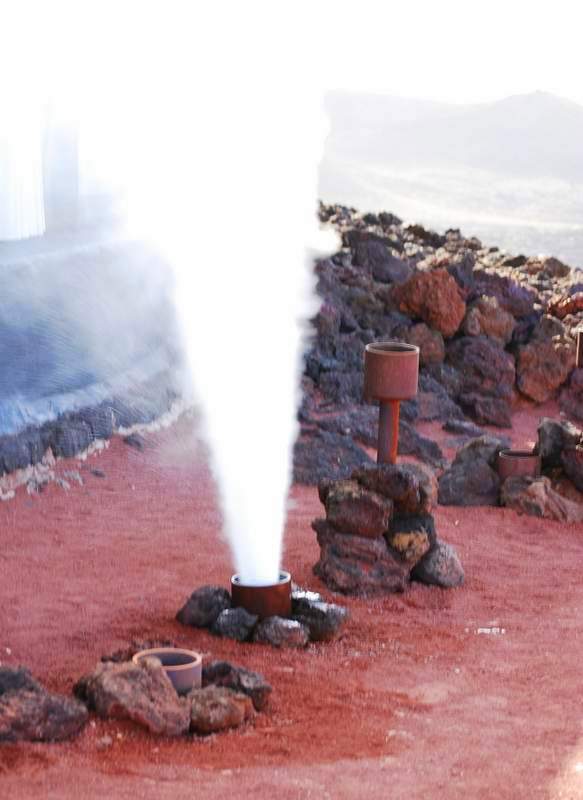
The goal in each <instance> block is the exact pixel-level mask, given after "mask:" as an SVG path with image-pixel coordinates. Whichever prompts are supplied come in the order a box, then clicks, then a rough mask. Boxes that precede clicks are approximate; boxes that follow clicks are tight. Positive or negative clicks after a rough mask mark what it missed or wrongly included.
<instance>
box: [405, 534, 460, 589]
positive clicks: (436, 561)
mask: <svg viewBox="0 0 583 800" xmlns="http://www.w3.org/2000/svg"><path fill="white" fill-rule="evenodd" d="M411 577H412V578H413V579H414V580H416V581H419V582H420V583H426V584H428V585H429V586H441V587H442V588H443V589H453V588H455V587H456V586H461V585H462V583H463V582H464V570H463V567H462V564H461V561H460V559H459V556H458V554H457V553H456V551H455V549H454V548H453V547H452V546H451V545H450V544H446V543H445V542H440V541H438V542H437V543H436V544H435V545H434V546H433V547H432V548H431V550H430V551H429V552H428V553H427V555H425V556H424V557H423V558H422V559H421V561H420V562H419V563H418V564H417V565H416V566H415V567H414V569H413V572H412V573H411Z"/></svg>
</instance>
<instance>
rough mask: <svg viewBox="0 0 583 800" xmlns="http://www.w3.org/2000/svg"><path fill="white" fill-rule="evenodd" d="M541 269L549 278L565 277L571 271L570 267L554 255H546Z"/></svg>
mask: <svg viewBox="0 0 583 800" xmlns="http://www.w3.org/2000/svg"><path fill="white" fill-rule="evenodd" d="M543 270H544V272H546V274H547V275H548V276H549V277H550V278H566V277H567V275H569V274H570V272H571V267H569V266H568V265H567V264H563V262H562V261H559V259H558V258H555V257H554V256H547V258H545V259H544V261H543Z"/></svg>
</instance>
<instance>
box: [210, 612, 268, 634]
mask: <svg viewBox="0 0 583 800" xmlns="http://www.w3.org/2000/svg"><path fill="white" fill-rule="evenodd" d="M257 620H258V617H256V616H255V614H250V613H249V612H248V611H246V610H245V609H244V608H226V609H225V610H224V611H221V613H220V614H219V616H218V617H217V618H216V620H215V621H214V623H213V624H212V626H211V632H212V633H214V634H215V636H222V637H224V638H226V639H236V640H237V641H238V642H246V641H247V640H248V639H249V638H250V636H251V634H252V633H253V628H254V627H255V625H256V624H257Z"/></svg>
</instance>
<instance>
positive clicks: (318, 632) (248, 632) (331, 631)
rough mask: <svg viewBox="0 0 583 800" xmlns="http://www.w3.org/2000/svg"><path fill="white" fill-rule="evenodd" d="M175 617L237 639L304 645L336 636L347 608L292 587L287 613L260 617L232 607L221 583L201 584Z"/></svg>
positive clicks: (275, 644) (281, 645) (183, 622)
mask: <svg viewBox="0 0 583 800" xmlns="http://www.w3.org/2000/svg"><path fill="white" fill-rule="evenodd" d="M176 619H177V620H178V621H179V622H181V623H182V624H183V625H189V626H191V627H193V628H208V629H209V630H210V632H211V633H213V634H215V635H216V636H222V637H225V638H228V639H235V640H236V641H238V642H257V643H258V644H268V645H271V646H272V647H306V646H307V645H308V643H309V642H328V641H331V640H332V639H335V638H336V637H337V636H338V635H339V633H340V631H341V629H342V626H343V625H344V623H345V622H346V620H347V619H348V609H346V608H344V607H343V606H339V605H336V604H335V603H327V602H326V601H325V600H324V598H323V597H322V595H320V594H319V593H318V592H312V591H309V590H306V589H300V588H298V587H294V588H293V590H292V613H291V616H290V617H277V616H275V617H267V618H266V619H262V620H260V619H259V617H257V616H256V615H255V614H250V613H249V612H248V611H247V610H246V609H244V608H241V607H235V608H234V607H232V602H231V595H230V594H229V592H227V591H226V589H224V588H223V587H222V586H201V587H200V588H199V589H195V591H194V592H193V593H192V594H191V595H190V597H189V598H188V600H187V601H186V603H185V604H184V606H183V607H182V608H181V609H180V611H179V612H178V613H177V615H176Z"/></svg>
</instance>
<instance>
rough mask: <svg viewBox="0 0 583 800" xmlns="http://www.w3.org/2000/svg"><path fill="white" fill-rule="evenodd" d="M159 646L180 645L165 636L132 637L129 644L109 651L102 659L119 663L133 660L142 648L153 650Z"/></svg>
mask: <svg viewBox="0 0 583 800" xmlns="http://www.w3.org/2000/svg"><path fill="white" fill-rule="evenodd" d="M157 647H178V645H177V644H176V642H175V641H173V640H172V639H165V638H163V637H156V638H154V639H132V641H131V643H130V644H129V645H125V646H124V647H120V648H119V649H118V650H115V651H114V652H113V653H107V654H106V655H103V656H101V660H102V661H114V662H115V663H116V664H119V663H120V662H121V661H131V660H132V658H133V656H135V654H136V653H139V652H140V651H141V650H153V649H154V648H157Z"/></svg>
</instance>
